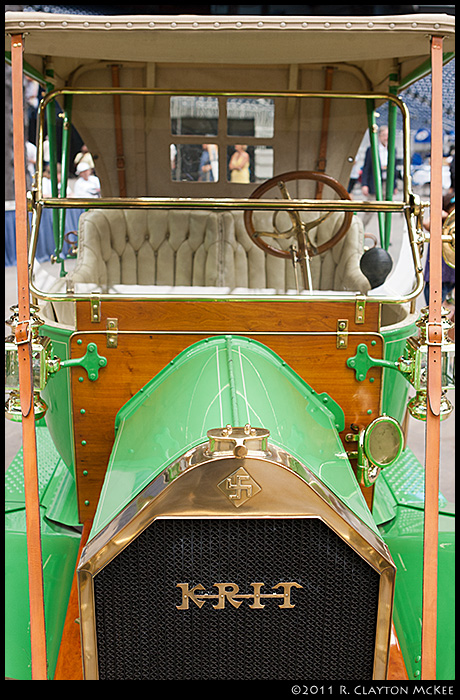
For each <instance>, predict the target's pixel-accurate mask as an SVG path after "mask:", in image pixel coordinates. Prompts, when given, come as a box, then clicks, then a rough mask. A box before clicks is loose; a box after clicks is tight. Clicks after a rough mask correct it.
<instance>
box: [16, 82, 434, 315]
mask: <svg viewBox="0 0 460 700" xmlns="http://www.w3.org/2000/svg"><path fill="white" fill-rule="evenodd" d="M66 95H139V96H142V95H144V96H169V97H174V96H193V97H200V96H206V97H241V98H264V99H276V98H285V99H288V98H327V99H331V98H332V99H334V98H336V99H363V100H369V99H372V100H383V101H389V102H392V103H394V104H395V105H396V106H397V107H398V108H399V109H400V111H401V114H402V124H403V151H404V155H405V157H404V162H403V199H402V200H397V201H391V200H381V201H378V202H366V201H360V200H353V201H350V200H343V199H341V200H327V199H322V200H321V210H324V211H342V212H344V211H345V212H347V211H352V212H364V211H371V212H383V213H391V212H394V213H402V214H403V215H404V217H405V219H406V223H407V227H408V232H409V239H410V247H411V251H412V257H413V261H414V271H415V286H414V289H413V290H412V291H411V292H410V293H409V294H406V295H405V296H404V297H399V298H389V297H378V296H363V295H361V294H358V293H350V294H349V295H344V296H343V297H342V296H341V297H340V299H339V300H340V301H356V300H357V299H359V298H361V297H362V298H363V299H365V300H366V301H369V302H376V303H404V302H407V301H411V300H412V299H414V298H415V297H417V296H418V295H419V294H420V292H421V291H422V289H423V284H424V281H423V268H422V263H421V252H420V249H419V245H420V240H419V239H418V237H417V235H416V230H415V224H414V218H416V217H417V216H418V215H419V213H420V202H419V201H418V197H416V196H415V195H414V194H413V193H412V191H411V188H410V182H411V180H410V159H409V157H408V156H409V152H410V123H409V112H408V109H407V107H406V105H405V104H404V102H403V101H402V100H401V99H400V98H399V97H397V96H395V95H392V94H389V93H383V92H382V93H371V92H369V93H367V92H364V93H343V92H333V91H318V92H304V91H251V92H245V91H234V90H232V91H228V90H227V91H225V90H212V91H208V90H180V91H178V90H166V89H159V88H111V87H110V88H59V89H55V90H52V91H50V92H49V93H47V95H45V97H44V98H43V99H42V100H41V102H40V104H39V107H38V113H37V121H38V147H37V171H36V179H35V186H34V188H33V190H32V196H31V208H32V210H33V212H34V214H35V216H34V218H33V222H32V227H31V228H32V230H31V236H30V246H29V256H30V261H31V270H32V267H33V260H34V257H35V250H36V247H37V239H38V230H39V222H40V218H41V211H42V209H43V208H44V207H49V208H52V209H53V208H58V209H62V208H63V207H65V208H69V209H81V208H94V207H95V200H94V199H82V198H74V197H72V198H69V197H49V198H44V197H43V190H42V178H43V153H44V134H45V111H46V106H47V105H48V104H49V103H50V102H51V101H52V100H54V99H55V98H57V97H59V96H66ZM97 208H98V209H121V208H123V209H143V208H149V209H197V210H199V209H211V210H220V211H223V210H224V211H225V210H231V209H239V210H254V211H257V210H259V211H260V210H263V211H277V210H282V211H286V210H289V211H309V210H310V211H315V210H316V211H317V209H318V202H317V200H316V199H289V200H278V199H252V198H244V199H242V198H230V197H228V198H225V197H224V198H219V197H212V198H204V197H109V198H103V197H101V198H98V199H97ZM31 291H32V293H33V294H34V295H35V296H36V297H37V298H39V299H44V300H48V301H77V300H87V299H90V298H91V294H90V293H78V292H72V293H67V292H66V293H53V294H49V293H46V292H43V291H40V290H38V289H36V288H35V286H34V284H33V280H31ZM98 298H100V300H101V301H103V300H109V299H110V300H113V299H114V298H117V299H120V300H122V299H123V300H125V299H130V300H138V301H139V300H146V299H155V300H159V299H161V298H164V296H162V295H157V294H145V295H144V294H142V295H132V294H117V295H114V294H108V293H104V292H102V291H101V292H100V293H99V292H98ZM167 298H170V296H168V297H167ZM174 298H175V299H177V300H178V299H181V298H184V299H190V298H193V299H197V298H201V299H206V298H208V295H206V294H205V293H203V294H200V295H184V296H183V297H182V296H179V295H177V296H176V295H174ZM209 298H213V299H215V298H216V296H215V294H210V295H209ZM236 298H240V299H247V300H248V301H249V300H250V301H255V300H259V299H260V298H261V297H260V295H254V296H253V295H251V296H249V297H248V296H247V295H244V294H242V295H239V294H232V295H224V294H223V295H221V296H219V297H218V299H219V300H226V299H227V300H228V299H236ZM263 299H264V300H272V299H273V300H274V299H276V300H278V301H279V300H282V299H286V300H288V301H295V300H299V301H332V300H334V301H337V300H338V299H337V297H336V296H333V295H331V294H327V293H324V294H321V295H318V294H315V295H311V296H309V295H308V294H306V295H305V294H302V295H263Z"/></svg>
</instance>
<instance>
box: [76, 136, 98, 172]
mask: <svg viewBox="0 0 460 700" xmlns="http://www.w3.org/2000/svg"><path fill="white" fill-rule="evenodd" d="M80 163H87V164H88V165H89V167H90V168H91V169H92V170H94V160H93V156H92V155H91V153H90V152H89V151H88V146H86V145H85V144H83V146H82V147H81V151H80V153H77V155H76V156H75V158H74V160H73V164H74V167H75V172H76V174H77V175H78V173H77V166H78V165H79V164H80Z"/></svg>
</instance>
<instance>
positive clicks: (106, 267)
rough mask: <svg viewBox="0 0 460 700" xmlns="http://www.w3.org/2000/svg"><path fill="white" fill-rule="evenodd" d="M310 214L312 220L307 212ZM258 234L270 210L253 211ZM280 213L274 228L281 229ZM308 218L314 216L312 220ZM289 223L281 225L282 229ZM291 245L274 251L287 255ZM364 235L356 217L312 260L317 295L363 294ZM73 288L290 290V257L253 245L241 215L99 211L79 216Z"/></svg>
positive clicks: (328, 230)
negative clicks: (327, 292)
mask: <svg viewBox="0 0 460 700" xmlns="http://www.w3.org/2000/svg"><path fill="white" fill-rule="evenodd" d="M304 215H305V216H309V214H308V213H307V214H304ZM254 216H255V224H256V230H265V231H267V230H271V228H272V217H273V214H272V212H256V213H255V214H254ZM283 216H287V215H285V214H284V213H281V214H280V216H279V218H278V219H277V225H278V226H279V227H280V228H281V229H282V230H283V220H282V217H283ZM317 216H318V214H317V213H313V214H311V217H313V218H317ZM341 220H342V214H340V213H334V214H332V215H331V216H330V217H329V218H328V219H327V220H326V221H324V222H323V223H322V224H320V225H319V226H318V227H316V228H314V229H313V230H312V231H311V232H310V236H311V239H312V242H313V243H315V244H317V245H320V244H321V243H322V242H324V241H326V240H328V239H329V238H330V237H331V236H332V235H333V234H334V231H335V230H337V228H338V227H339V226H340V223H341ZM289 227H290V224H289V223H287V224H286V225H285V229H287V228H289ZM291 242H292V241H289V240H287V239H280V240H277V241H276V242H275V240H274V239H271V243H272V245H279V246H281V247H283V248H284V249H288V248H289V245H290V244H291ZM362 252H363V229H362V225H361V222H360V220H359V219H358V218H357V217H354V219H353V223H352V225H351V227H350V229H349V231H348V233H347V234H346V236H345V237H344V238H343V239H342V240H341V241H340V242H339V243H338V244H337V245H336V246H334V247H333V248H332V249H330V250H328V251H326V252H325V253H323V254H322V255H321V256H316V257H314V258H313V259H312V261H311V271H312V278H313V286H314V289H319V290H336V291H352V292H360V293H366V292H367V291H368V290H369V283H368V281H367V279H366V278H365V277H364V275H363V274H362V273H361V271H360V269H359V260H360V257H361V255H362ZM68 281H69V282H73V283H91V284H96V285H98V286H100V287H101V289H102V290H103V291H110V289H111V288H112V287H113V286H115V285H149V286H150V285H156V286H165V285H167V286H192V287H197V286H198V287H209V286H213V287H228V288H230V289H235V288H238V287H242V288H249V289H266V288H269V289H275V290H278V291H281V292H284V291H287V290H289V289H295V288H296V284H295V276H294V271H293V266H292V263H291V261H290V259H281V258H276V257H274V256H272V255H266V254H265V253H264V252H263V251H262V250H261V249H260V248H258V247H257V246H256V245H254V243H253V242H252V241H251V240H250V238H249V236H248V234H247V232H246V229H245V226H244V221H243V212H241V211H225V212H218V211H207V210H159V209H157V210H152V209H149V210H134V209H127V210H102V209H99V210H98V209H96V210H92V211H89V212H85V213H84V214H82V216H81V218H80V225H79V248H78V260H77V264H76V266H75V269H74V271H73V272H72V273H70V274H69V275H68Z"/></svg>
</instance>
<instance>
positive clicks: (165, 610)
mask: <svg viewBox="0 0 460 700" xmlns="http://www.w3.org/2000/svg"><path fill="white" fill-rule="evenodd" d="M285 581H296V582H298V583H300V584H301V585H302V587H303V588H302V590H294V591H293V593H292V602H293V603H295V607H294V608H293V609H280V608H279V601H278V599H273V600H270V599H267V600H266V601H264V602H265V604H266V607H265V609H264V610H252V609H251V608H250V607H249V602H247V601H243V603H242V604H241V606H240V607H239V608H238V609H235V608H234V607H232V606H231V605H226V607H225V609H223V610H215V609H214V608H213V607H212V604H211V602H209V601H207V602H206V603H205V604H204V605H203V607H202V608H201V609H200V608H198V607H197V606H196V605H194V604H192V603H191V604H190V609H189V610H177V608H176V606H177V605H180V604H181V600H182V596H181V591H180V589H179V588H176V585H177V584H178V583H188V584H189V585H190V588H191V587H192V586H195V585H196V584H199V583H201V584H202V585H203V586H204V587H205V592H208V593H213V594H215V593H216V592H217V591H216V589H215V588H213V584H214V583H216V582H233V583H236V584H238V586H239V587H240V592H241V593H251V592H252V589H251V588H250V587H249V584H250V583H252V582H263V583H264V584H265V586H264V592H272V591H271V590H270V589H271V588H272V586H274V585H276V584H277V583H280V582H285ZM378 589H379V574H378V573H377V572H375V571H374V570H373V569H372V568H371V567H370V566H369V564H367V563H366V562H365V561H364V560H363V559H362V558H361V557H360V556H359V555H358V554H356V553H355V552H354V551H353V550H352V549H351V548H350V547H349V546H348V545H346V544H345V543H344V542H343V540H341V539H340V538H339V537H338V536H337V535H336V534H335V533H334V532H333V531H332V530H331V529H330V528H329V527H327V526H326V525H325V524H324V523H323V522H321V521H320V520H318V519H310V518H305V519H304V518H299V519H272V520H270V519H215V520H208V519H197V520H195V519H192V520H189V519H184V520H180V519H171V520H169V519H164V520H161V519H160V520H155V521H154V522H153V523H152V524H151V525H150V526H149V527H148V528H147V529H146V530H145V531H144V532H143V533H142V534H141V535H139V536H138V537H137V538H136V539H135V540H134V541H133V542H132V543H131V544H130V545H128V547H127V548H126V549H125V550H124V551H122V552H121V553H120V554H119V555H118V556H117V557H116V558H115V559H114V560H113V561H111V562H110V563H109V564H108V565H107V566H106V567H105V568H103V569H102V571H100V572H99V573H98V574H97V575H96V576H95V579H94V590H95V615H96V631H97V648H98V665H99V678H100V680H180V679H189V680H214V679H216V680H227V679H229V680H259V679H260V680H264V679H269V680H293V679H294V680H295V679H301V680H303V681H305V680H315V679H316V680H318V679H321V680H370V679H372V672H373V661H374V641H375V632H376V622H377V606H378ZM213 602H215V601H213Z"/></svg>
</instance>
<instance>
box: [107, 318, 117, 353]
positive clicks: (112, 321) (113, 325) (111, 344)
mask: <svg viewBox="0 0 460 700" xmlns="http://www.w3.org/2000/svg"><path fill="white" fill-rule="evenodd" d="M107 347H108V348H116V347H118V318H108V319H107Z"/></svg>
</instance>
